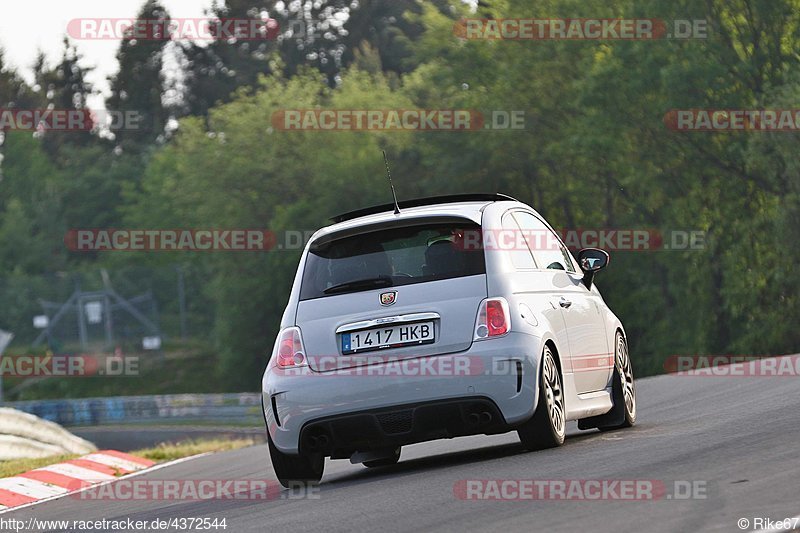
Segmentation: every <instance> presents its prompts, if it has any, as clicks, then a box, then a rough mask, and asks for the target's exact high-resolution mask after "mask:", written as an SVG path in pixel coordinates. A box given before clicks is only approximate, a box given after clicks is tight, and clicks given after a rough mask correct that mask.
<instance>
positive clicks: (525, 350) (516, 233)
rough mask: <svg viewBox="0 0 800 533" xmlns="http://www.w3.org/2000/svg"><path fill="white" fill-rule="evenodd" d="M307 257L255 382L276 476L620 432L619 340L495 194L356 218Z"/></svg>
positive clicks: (286, 478)
mask: <svg viewBox="0 0 800 533" xmlns="http://www.w3.org/2000/svg"><path fill="white" fill-rule="evenodd" d="M333 221H334V222H335V223H334V224H333V225H331V226H328V227H325V228H322V229H320V230H319V231H317V232H316V233H315V234H314V235H313V236H312V237H311V238H310V240H309V242H308V244H307V246H306V248H305V250H304V252H303V255H302V257H301V259H300V266H299V268H298V270H297V274H296V276H295V280H294V285H293V287H292V292H291V296H290V298H289V303H288V305H287V306H286V310H285V312H284V314H283V319H282V322H281V329H280V332H279V334H278V337H277V339H276V342H275V346H274V348H273V350H272V355H271V357H270V360H269V363H268V365H267V369H266V371H265V373H264V376H263V379H262V404H263V413H264V418H265V421H266V425H267V434H268V435H267V436H268V444H269V450H270V455H271V459H272V465H273V467H274V469H275V472H276V474H277V477H278V479H279V480H280V482H281V483H282V484H284V485H286V486H289V485H290V484H292V483H294V482H304V483H307V482H316V481H319V480H320V478H321V477H322V471H323V466H324V460H325V457H331V458H334V459H347V458H349V459H350V460H351V462H353V463H363V464H364V465H366V466H368V467H374V466H385V465H391V464H394V463H396V462H397V461H398V460H399V458H400V450H401V447H402V446H404V445H406V444H412V443H417V442H423V441H427V440H433V439H441V438H452V437H457V436H463V435H476V434H487V435H489V434H497V433H505V432H508V431H512V430H516V431H517V433H518V435H519V438H520V440H521V442H522V444H523V446H524V447H525V448H526V449H530V450H534V449H542V448H548V447H554V446H559V445H561V444H563V442H564V435H565V426H566V421H568V420H577V421H578V427H579V428H581V429H589V428H599V429H601V430H605V429H613V428H621V427H627V426H631V425H633V424H634V422H635V420H636V395H635V388H634V383H633V372H632V369H631V362H630V359H629V357H628V348H627V342H626V338H625V330H624V328H623V327H622V323H621V322H620V320H619V319H618V318H617V317H616V316H615V315H614V314H613V313H612V312H611V310H610V309H609V308H608V306H606V304H605V302H604V301H603V298H602V297H601V296H600V292H599V291H598V290H597V287H596V286H595V285H594V283H593V279H594V275H595V273H596V272H597V271H598V270H600V269H602V268H604V267H605V266H606V265H607V264H608V260H609V256H608V254H607V253H606V252H604V251H603V250H599V249H596V248H588V249H585V250H582V251H581V252H580V253H579V254H578V256H577V261H576V260H575V258H573V256H572V255H571V254H570V252H569V251H568V250H567V248H566V247H565V246H564V244H563V242H562V241H561V239H560V238H559V237H558V234H557V233H556V232H555V231H553V229H552V228H551V227H550V225H549V224H548V223H547V222H545V220H544V219H543V218H542V217H541V216H540V215H539V214H538V213H537V212H536V211H534V210H533V209H532V208H531V207H529V206H527V205H525V204H523V203H521V202H518V201H516V200H514V199H513V198H511V197H508V196H505V195H501V194H470V195H455V196H445V197H434V198H426V199H421V200H411V201H406V202H400V203H399V204H397V205H396V204H389V205H384V206H378V207H374V208H369V209H362V210H360V211H355V212H352V213H348V214H345V215H340V216H338V217H335V218H334V219H333Z"/></svg>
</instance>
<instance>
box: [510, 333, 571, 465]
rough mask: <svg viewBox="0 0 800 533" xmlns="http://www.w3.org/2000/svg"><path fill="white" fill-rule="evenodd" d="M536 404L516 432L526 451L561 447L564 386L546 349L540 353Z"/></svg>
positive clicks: (553, 360) (563, 423) (548, 348)
mask: <svg viewBox="0 0 800 533" xmlns="http://www.w3.org/2000/svg"><path fill="white" fill-rule="evenodd" d="M538 385H539V386H538V389H539V402H538V404H537V406H536V412H535V413H534V414H533V417H531V418H530V420H528V421H527V422H525V423H524V424H522V425H521V426H520V427H519V428H517V435H519V440H520V441H521V442H522V446H523V447H524V448H525V449H526V450H544V449H546V448H555V447H557V446H561V445H562V444H564V438H565V435H566V419H565V413H566V411H565V409H564V386H563V384H562V381H561V372H560V371H559V370H558V365H557V364H556V360H555V355H554V354H553V352H552V350H551V349H550V347H549V346H547V345H545V347H544V350H543V351H542V362H541V368H540V370H539V384H538Z"/></svg>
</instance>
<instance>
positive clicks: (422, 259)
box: [300, 221, 486, 300]
mask: <svg viewBox="0 0 800 533" xmlns="http://www.w3.org/2000/svg"><path fill="white" fill-rule="evenodd" d="M481 242H482V239H481V236H480V226H478V225H477V224H475V223H474V222H470V221H465V222H463V223H461V222H458V223H452V222H447V223H430V224H424V225H413V226H403V227H395V228H388V229H381V230H377V231H370V232H366V233H359V234H357V235H350V236H347V237H343V238H340V239H334V240H326V241H324V242H322V243H319V244H317V243H312V245H311V247H310V248H309V253H308V257H307V259H306V265H305V269H304V270H303V280H302V285H301V288H300V299H301V300H310V299H313V298H322V297H325V296H333V295H336V294H344V293H348V292H358V291H365V290H371V289H377V288H385V287H397V286H401V285H410V284H414V283H423V282H427V281H436V280H442V279H450V278H459V277H464V276H474V275H479V274H485V273H486V264H485V262H484V257H483V248H482V246H481Z"/></svg>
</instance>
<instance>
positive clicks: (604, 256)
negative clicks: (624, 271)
mask: <svg viewBox="0 0 800 533" xmlns="http://www.w3.org/2000/svg"><path fill="white" fill-rule="evenodd" d="M610 260H611V257H610V256H609V255H608V252H606V251H605V250H601V249H600V248H584V249H583V250H581V251H580V252H578V265H579V266H580V267H581V270H583V284H584V285H586V288H587V289H591V288H592V281H593V280H594V275H595V273H596V272H598V271H600V270H602V269H604V268H605V267H607V266H608V262H609V261H610Z"/></svg>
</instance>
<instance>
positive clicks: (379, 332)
mask: <svg viewBox="0 0 800 533" xmlns="http://www.w3.org/2000/svg"><path fill="white" fill-rule="evenodd" d="M434 341H435V337H434V332H433V322H414V323H412V324H399V325H397V326H385V327H380V328H372V329H362V330H358V331H351V332H349V333H342V353H343V354H350V353H356V352H367V351H371V350H385V349H386V348H398V347H400V346H413V345H417V344H430V343H432V342H434Z"/></svg>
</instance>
